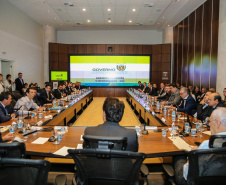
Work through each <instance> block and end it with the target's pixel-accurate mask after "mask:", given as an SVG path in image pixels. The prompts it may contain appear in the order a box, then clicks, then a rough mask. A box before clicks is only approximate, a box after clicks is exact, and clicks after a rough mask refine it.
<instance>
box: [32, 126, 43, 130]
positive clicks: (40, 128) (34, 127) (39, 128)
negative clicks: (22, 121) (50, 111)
mask: <svg viewBox="0 0 226 185" xmlns="http://www.w3.org/2000/svg"><path fill="white" fill-rule="evenodd" d="M31 129H32V130H33V129H34V130H42V127H36V126H31Z"/></svg>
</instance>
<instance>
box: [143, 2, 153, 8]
mask: <svg viewBox="0 0 226 185" xmlns="http://www.w3.org/2000/svg"><path fill="white" fill-rule="evenodd" d="M153 6H154V4H153V3H150V4H144V7H153Z"/></svg>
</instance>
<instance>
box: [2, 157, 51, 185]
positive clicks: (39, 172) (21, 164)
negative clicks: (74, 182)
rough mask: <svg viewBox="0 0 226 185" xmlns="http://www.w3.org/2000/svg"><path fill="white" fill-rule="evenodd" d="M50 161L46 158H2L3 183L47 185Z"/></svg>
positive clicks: (10, 184) (9, 184)
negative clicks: (45, 159)
mask: <svg viewBox="0 0 226 185" xmlns="http://www.w3.org/2000/svg"><path fill="white" fill-rule="evenodd" d="M49 169H50V163H49V162H48V161H44V160H30V159H16V158H5V157H3V158H0V184H1V185H47V180H48V172H49Z"/></svg>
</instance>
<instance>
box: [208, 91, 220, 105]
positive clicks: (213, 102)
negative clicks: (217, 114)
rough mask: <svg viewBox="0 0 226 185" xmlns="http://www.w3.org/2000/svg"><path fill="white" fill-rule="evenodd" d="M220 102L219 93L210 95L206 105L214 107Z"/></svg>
mask: <svg viewBox="0 0 226 185" xmlns="http://www.w3.org/2000/svg"><path fill="white" fill-rule="evenodd" d="M220 102H221V96H220V94H219V93H212V94H211V95H210V96H209V98H208V104H209V106H211V107H215V106H216V105H218V104H219V103H220Z"/></svg>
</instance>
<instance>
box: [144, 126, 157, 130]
mask: <svg viewBox="0 0 226 185" xmlns="http://www.w3.org/2000/svg"><path fill="white" fill-rule="evenodd" d="M145 129H146V130H157V127H156V126H146V127H145Z"/></svg>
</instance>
